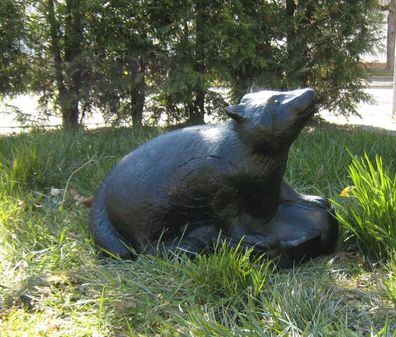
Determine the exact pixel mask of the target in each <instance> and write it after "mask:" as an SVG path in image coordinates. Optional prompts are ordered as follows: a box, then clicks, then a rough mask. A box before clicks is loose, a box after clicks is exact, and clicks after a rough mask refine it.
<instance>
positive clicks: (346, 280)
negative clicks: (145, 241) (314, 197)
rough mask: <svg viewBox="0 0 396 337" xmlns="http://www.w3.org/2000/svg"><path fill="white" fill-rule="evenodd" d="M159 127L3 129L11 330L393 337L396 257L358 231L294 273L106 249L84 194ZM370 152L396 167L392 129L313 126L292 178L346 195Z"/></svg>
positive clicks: (1, 186)
mask: <svg viewBox="0 0 396 337" xmlns="http://www.w3.org/2000/svg"><path fill="white" fill-rule="evenodd" d="M160 132H162V131H161V130H158V129H144V130H141V131H139V132H134V131H131V130H130V129H98V130H94V131H87V132H82V131H81V132H78V133H73V134H72V133H64V132H62V131H42V130H41V131H40V130H36V131H33V132H31V133H27V134H21V135H14V136H1V137H0V261H1V263H0V272H1V279H0V335H1V336H4V337H8V336H73V337H77V336H96V337H99V336H109V337H110V336H111V337H120V336H232V335H235V336H396V306H395V304H396V256H395V257H394V258H393V259H390V260H380V261H376V260H372V259H369V258H368V257H367V256H364V255H363V254H362V253H360V252H359V250H358V249H357V245H356V244H355V243H354V241H353V240H352V241H349V242H347V243H345V242H343V240H340V243H339V247H338V248H337V251H336V253H334V254H333V255H331V256H326V257H322V258H317V259H314V260H312V261H309V262H307V263H305V264H303V265H301V266H295V267H294V268H291V269H287V270H278V269H276V268H275V267H274V266H273V265H272V264H271V263H268V262H263V261H257V260H255V259H254V258H253V257H252V256H250V254H249V252H244V251H238V250H232V251H229V250H226V249H224V248H222V247H219V249H218V251H217V252H216V253H215V254H214V255H212V256H202V257H199V258H197V259H196V260H195V261H190V260H188V259H186V258H185V257H183V256H174V257H170V258H168V259H159V258H155V257H148V256H141V257H139V258H138V259H137V260H136V261H132V262H131V261H121V260H117V259H113V258H104V257H102V256H100V255H99V254H98V252H97V251H96V250H95V248H94V246H93V243H92V239H91V237H90V234H89V231H88V228H87V223H88V221H87V218H88V210H87V209H86V208H84V206H82V205H81V203H80V202H79V201H80V199H81V197H83V196H89V195H92V194H93V193H94V192H95V190H96V188H97V187H98V185H99V184H100V182H101V180H102V179H103V178H104V176H105V175H106V173H107V172H108V171H109V170H110V168H111V167H112V165H114V164H115V163H116V162H117V161H118V160H119V159H120V158H122V157H123V156H124V155H125V154H127V153H128V152H130V151H131V150H132V149H133V148H135V147H137V146H138V145H139V144H141V143H143V142H145V141H146V140H148V139H150V138H151V137H153V136H155V135H157V134H158V133H160ZM349 152H350V153H349ZM364 152H366V153H367V154H368V157H369V158H374V157H375V155H379V156H381V157H382V159H383V163H384V166H385V168H386V170H387V172H388V173H389V174H390V175H393V174H394V173H395V172H396V137H395V136H392V135H385V134H382V133H374V132H364V131H359V130H354V129H350V130H346V129H342V128H337V127H334V126H330V125H327V124H316V125H314V126H310V127H308V128H306V130H305V131H304V132H303V133H302V135H301V136H300V138H299V139H298V141H297V142H296V144H294V145H293V147H292V149H291V152H290V157H289V163H288V168H287V172H286V179H287V180H288V181H289V182H290V183H291V184H292V186H294V187H295V188H296V189H298V190H299V191H301V192H304V193H314V194H321V195H326V196H329V197H331V198H332V199H334V200H335V201H337V202H341V203H342V202H343V201H342V198H340V197H339V193H340V192H341V191H342V190H343V189H344V188H345V187H347V186H349V185H351V178H350V177H349V176H348V165H349V164H350V163H351V154H353V155H356V156H362V155H363V153H364ZM395 225H396V224H395ZM347 236H348V232H346V231H342V239H344V238H346V237H347ZM392 294H393V295H392ZM392 296H394V297H392Z"/></svg>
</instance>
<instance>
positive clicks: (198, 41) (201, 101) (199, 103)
mask: <svg viewBox="0 0 396 337" xmlns="http://www.w3.org/2000/svg"><path fill="white" fill-rule="evenodd" d="M209 5H210V1H207V0H197V1H196V13H195V36H196V37H195V57H194V58H195V60H194V71H195V72H197V73H199V74H200V76H202V77H203V75H204V74H205V72H206V67H205V46H206V44H207V40H208V38H209V37H208V36H207V34H206V32H205V30H206V29H205V27H206V25H207V13H206V11H207V10H208V7H209ZM204 85H205V84H204V83H203V80H202V81H200V83H198V84H196V85H195V87H194V89H193V91H194V99H193V102H192V106H191V107H190V109H189V110H190V111H189V122H190V123H191V124H204V123H205V120H204V117H205V96H206V90H205V88H204Z"/></svg>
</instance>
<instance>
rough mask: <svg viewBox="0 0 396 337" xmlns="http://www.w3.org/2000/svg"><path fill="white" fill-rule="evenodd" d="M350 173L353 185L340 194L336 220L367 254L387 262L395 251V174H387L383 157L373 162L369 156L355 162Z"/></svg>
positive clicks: (356, 159)
mask: <svg viewBox="0 0 396 337" xmlns="http://www.w3.org/2000/svg"><path fill="white" fill-rule="evenodd" d="M348 172H349V175H350V177H351V180H352V185H351V186H349V187H348V188H347V189H346V190H347V192H345V191H346V190H344V191H343V192H344V193H341V196H343V197H344V199H343V201H341V202H340V203H338V207H337V218H338V220H339V221H340V223H341V224H342V225H343V226H344V227H345V229H346V230H347V233H346V235H347V236H348V235H349V236H351V237H350V238H347V239H355V241H356V242H357V244H358V246H359V248H360V250H361V251H362V252H363V253H364V254H367V255H369V256H371V257H374V258H376V259H381V258H386V257H388V256H389V255H390V254H391V252H392V251H393V250H394V249H395V247H396V174H394V175H393V176H391V175H390V174H388V173H387V171H386V170H385V167H384V163H383V159H382V157H380V156H378V155H376V156H375V159H374V160H373V161H371V160H370V158H369V157H368V155H367V154H366V153H365V154H364V156H363V157H361V158H358V157H354V158H353V161H352V163H351V164H350V165H349V168H348Z"/></svg>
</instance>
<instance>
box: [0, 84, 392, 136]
mask: <svg viewBox="0 0 396 337" xmlns="http://www.w3.org/2000/svg"><path fill="white" fill-rule="evenodd" d="M365 90H366V92H368V93H369V94H371V95H372V96H373V98H374V100H375V102H376V104H374V105H372V104H360V105H359V106H358V112H359V114H360V115H361V117H362V118H359V117H358V116H351V117H348V118H347V117H344V116H334V114H333V113H332V112H329V111H322V112H321V113H320V115H321V116H322V117H323V118H324V119H325V120H327V121H329V122H332V123H336V124H340V125H345V124H348V125H356V126H363V127H365V128H367V129H374V128H375V129H377V128H378V129H384V130H390V131H395V132H396V121H395V120H393V119H392V95H393V89H392V82H389V81H388V82H386V81H385V82H384V81H380V82H371V83H370V86H369V87H368V88H367V89H365ZM11 103H12V104H14V105H16V106H18V108H20V109H21V110H22V111H23V112H25V113H34V111H35V109H36V108H37V101H36V100H35V99H34V98H32V97H31V96H21V97H19V98H17V99H16V100H14V101H12V102H11ZM5 109H6V108H5V105H4V102H3V103H2V104H1V103H0V134H1V133H2V134H4V133H10V132H18V131H20V130H21V129H18V127H19V126H20V124H19V123H18V122H16V121H15V120H14V119H13V118H14V116H12V115H7V114H4V113H1V111H4V110H5ZM60 123H61V120H60V118H52V119H51V120H50V122H49V124H50V125H59V124H60ZM85 124H87V125H88V127H91V128H92V127H97V126H103V119H102V117H101V116H100V114H94V115H93V116H92V117H91V118H88V119H87V120H85Z"/></svg>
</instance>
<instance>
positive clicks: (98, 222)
mask: <svg viewBox="0 0 396 337" xmlns="http://www.w3.org/2000/svg"><path fill="white" fill-rule="evenodd" d="M104 189H105V182H103V183H102V185H101V186H100V187H99V190H98V192H97V193H96V196H95V198H94V200H93V202H92V205H91V219H90V225H91V228H90V229H91V233H92V236H93V239H94V242H95V244H96V245H97V246H98V247H100V248H101V249H102V250H103V251H104V252H105V253H107V254H109V255H118V256H120V257H123V258H126V257H132V256H133V254H132V252H131V250H130V249H128V247H127V245H126V244H125V243H124V242H123V239H122V236H121V235H120V234H119V233H118V232H117V230H116V229H115V228H114V226H113V225H112V224H111V222H110V220H109V218H108V215H107V211H106V208H105V204H104Z"/></svg>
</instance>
